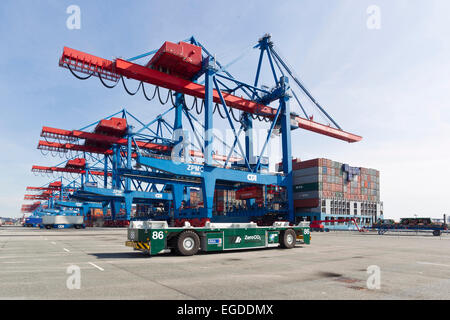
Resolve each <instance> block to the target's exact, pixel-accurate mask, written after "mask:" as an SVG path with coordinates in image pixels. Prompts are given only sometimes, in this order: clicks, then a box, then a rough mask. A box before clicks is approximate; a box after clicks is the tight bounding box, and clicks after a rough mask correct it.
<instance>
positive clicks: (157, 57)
mask: <svg viewBox="0 0 450 320" xmlns="http://www.w3.org/2000/svg"><path fill="white" fill-rule="evenodd" d="M189 41H190V43H188V42H183V41H181V42H179V43H177V44H176V43H171V42H167V41H166V42H165V43H164V44H163V46H162V47H161V48H160V49H159V50H157V51H154V52H153V53H155V52H156V53H155V54H154V55H153V57H152V58H151V60H150V61H148V62H147V63H144V64H137V63H135V62H133V61H134V60H136V59H140V57H144V56H148V55H150V54H148V55H141V56H138V57H136V58H132V59H129V60H125V59H120V58H118V59H114V60H108V59H104V58H100V57H97V56H94V55H91V54H88V53H85V52H82V51H78V50H74V49H71V48H68V47H64V49H63V53H62V56H61V58H60V59H59V66H61V67H63V68H67V69H69V70H70V72H71V73H72V74H73V75H75V76H76V77H77V78H80V79H87V78H89V77H91V76H94V77H98V78H99V79H100V81H101V82H102V84H103V85H104V86H106V87H108V88H112V87H114V86H115V85H116V84H117V83H118V82H119V81H120V80H122V83H123V85H124V88H125V90H126V91H127V93H128V94H129V95H134V94H135V93H137V92H138V90H139V89H140V88H142V91H143V93H144V96H145V98H146V99H147V100H148V101H151V100H152V99H153V98H151V99H150V98H149V97H148V96H147V94H146V93H145V88H144V83H146V84H151V85H153V86H156V88H155V93H154V94H153V97H154V96H155V94H156V93H158V97H159V101H160V102H161V104H162V105H164V104H166V102H168V101H169V98H170V99H171V102H172V105H173V106H172V107H171V108H170V109H169V110H167V111H165V112H164V113H163V114H162V115H165V114H167V113H168V112H169V111H171V110H173V111H174V113H175V120H174V124H173V126H171V125H170V124H169V125H168V126H167V127H168V128H169V129H168V131H169V135H170V137H167V136H163V134H162V131H161V132H160V130H159V128H160V125H161V123H160V122H159V121H160V120H161V118H162V115H161V114H160V115H159V116H158V117H156V119H154V120H152V121H151V122H150V123H148V124H145V123H144V122H142V121H139V120H138V122H139V125H138V126H139V127H140V128H141V129H138V130H134V127H133V126H132V125H130V124H129V122H128V120H127V119H128V118H127V115H126V113H127V112H125V109H124V111H123V116H122V117H123V118H125V119H120V118H112V117H114V115H113V116H111V117H110V118H108V119H106V118H105V119H103V120H101V121H100V122H98V124H97V126H96V128H95V130H94V132H86V131H85V129H86V128H84V129H80V130H62V129H56V128H50V127H43V129H42V133H41V136H42V137H44V138H50V139H57V140H58V142H56V141H54V142H48V141H39V145H38V149H41V150H48V151H57V152H62V153H67V152H68V151H69V150H74V151H76V152H83V153H88V154H102V155H104V156H105V161H104V165H105V170H104V172H102V171H98V172H96V173H97V174H98V175H101V174H103V175H105V178H106V179H107V176H106V173H107V172H108V175H109V174H110V173H111V175H112V179H111V187H112V188H111V189H109V188H107V186H106V183H105V187H104V188H97V187H95V188H90V187H89V186H86V185H84V186H82V187H81V188H80V189H79V190H77V191H76V192H75V193H74V195H75V197H78V198H79V199H83V201H93V200H98V201H102V202H108V201H109V202H111V205H112V206H116V205H117V204H119V203H125V207H126V211H127V216H129V212H130V209H131V203H133V202H135V203H139V202H140V201H142V202H143V203H149V202H150V203H151V201H160V202H161V201H167V202H171V203H172V206H171V207H170V208H172V207H173V213H174V214H173V217H174V218H177V217H180V215H184V213H183V212H182V210H184V208H185V207H184V205H183V204H182V200H183V201H184V199H185V198H186V197H185V196H186V195H187V194H189V192H190V191H189V190H190V188H191V187H194V188H197V187H200V189H201V192H202V196H203V197H202V206H199V207H198V212H199V213H200V215H199V218H201V219H213V218H214V216H213V212H220V210H219V209H217V207H218V205H216V204H215V199H216V200H217V198H216V190H231V191H237V190H242V189H243V188H244V189H245V188H246V187H250V188H252V187H254V188H259V189H258V190H260V191H261V192H260V193H258V194H260V195H262V194H263V192H266V199H262V198H261V197H262V196H258V197H257V198H260V199H256V198H249V199H244V200H245V201H246V205H245V209H244V211H245V210H246V211H247V215H248V216H251V215H252V214H253V213H252V212H251V210H252V209H255V208H256V207H255V206H254V205H255V204H257V207H258V208H262V209H261V210H260V209H258V210H259V211H261V212H265V213H274V212H275V213H277V214H281V215H284V216H286V217H287V220H289V221H290V222H294V221H295V212H294V211H295V210H294V200H293V198H294V195H293V188H292V184H293V173H292V139H291V134H292V133H291V131H292V130H294V129H297V128H301V129H304V130H307V131H311V132H315V133H318V134H321V135H325V136H328V137H332V138H335V139H339V140H342V141H346V142H349V143H353V142H358V141H360V140H361V139H362V137H361V136H358V135H356V134H353V133H350V132H346V131H343V130H342V129H341V127H340V126H339V125H338V124H337V123H336V122H335V121H334V119H332V118H331V116H330V115H328V113H327V112H326V111H325V110H324V108H322V106H321V105H320V104H319V103H318V102H317V101H316V100H315V99H314V97H312V95H311V94H310V92H309V91H307V89H306V88H305V86H304V85H303V84H302V83H301V82H300V80H299V79H298V77H296V76H295V74H294V73H293V70H291V68H290V67H289V66H288V65H287V64H286V63H285V62H284V61H283V60H282V59H281V57H280V55H279V54H278V51H277V50H275V49H274V48H273V43H272V41H271V40H270V35H268V34H266V35H264V36H263V37H262V38H261V39H259V41H258V44H257V45H256V46H255V47H254V48H258V49H259V50H260V52H259V60H258V65H257V70H256V76H255V79H254V82H253V84H247V83H245V82H242V81H239V80H237V79H236V78H234V77H233V76H232V75H231V74H230V73H229V72H228V71H226V70H225V68H224V67H222V65H221V64H220V63H219V62H218V61H216V59H215V56H214V55H211V54H210V53H209V52H208V50H207V49H206V48H205V47H204V46H203V45H202V44H200V43H199V42H198V41H197V40H196V39H194V37H191V38H190V39H189ZM203 53H206V56H205V55H203ZM264 56H267V58H268V62H269V67H270V69H269V74H270V78H271V77H272V75H273V82H274V86H273V87H272V88H271V89H269V88H268V87H266V86H261V87H258V86H259V84H258V82H260V76H261V69H262V61H263V58H264ZM276 67H278V72H277V70H276ZM75 72H79V73H84V74H86V75H88V76H87V77H80V76H78V75H77V74H76V73H75ZM125 78H128V79H133V80H137V81H138V82H140V83H139V86H138V87H137V89H136V91H135V92H134V93H133V92H131V91H130V90H128V89H127V87H126V84H125V80H124V79H125ZM200 80H201V81H200ZM292 80H293V81H292ZM105 81H109V82H111V85H109V84H107V83H105ZM264 81H265V80H264ZM261 82H262V80H261ZM293 85H296V86H297V89H298V88H300V90H301V91H302V92H303V94H304V95H302V96H300V98H303V99H305V97H304V96H306V97H307V98H309V100H307V101H310V102H312V106H313V108H316V109H317V110H319V111H320V113H319V114H320V115H322V116H325V118H326V121H330V123H332V124H333V126H331V124H322V123H319V122H316V121H314V120H313V116H310V115H308V114H307V112H306V110H305V109H304V107H303V105H302V102H301V100H300V99H299V96H297V95H296V94H295V92H294V91H293V89H294V88H293V87H292V86H293ZM160 87H161V88H165V89H168V90H169V92H168V95H167V100H166V102H164V101H163V100H161V97H160V92H159V88H160ZM241 93H242V94H243V95H245V97H244V96H243V95H241V96H239V95H240V94H241ZM185 95H186V96H191V97H193V99H194V104H193V105H192V107H191V108H188V106H187V105H186V101H185ZM174 97H175V100H174ZM291 98H295V101H294V100H292V99H291ZM197 99H201V100H203V101H202V104H201V107H200V109H201V110H202V111H198V106H197ZM292 102H294V103H295V102H297V104H298V105H299V106H300V108H301V109H302V111H303V113H304V115H305V117H303V116H299V115H297V114H296V113H295V112H293V110H292V106H293V103H292ZM194 106H195V111H197V114H199V115H200V114H202V117H203V121H202V122H203V123H200V121H198V120H197V119H196V117H195V116H194V115H193V113H192V112H190V111H191V110H193V108H194ZM221 110H223V111H221ZM233 110H237V111H239V112H240V117H239V119H237V118H236V117H235V115H234V113H233ZM216 111H218V113H219V115H220V117H221V118H222V119H225V122H228V123H227V125H228V126H229V129H231V130H230V132H232V134H233V135H234V137H233V136H232V139H234V142H233V143H232V145H231V146H230V145H228V144H226V143H225V142H224V141H223V140H222V141H221V140H220V138H218V137H217V136H216V134H215V133H214V129H217V128H216V127H215V120H214V114H215V112H216ZM127 114H128V113H127ZM130 116H131V115H130ZM182 116H185V117H186V118H187V120H188V122H187V123H188V124H189V125H190V127H184V126H183V123H182V122H183V121H182ZM131 117H132V118H134V120H137V119H136V118H135V117H134V116H131ZM256 119H257V120H259V121H265V122H267V123H268V124H269V126H270V128H269V129H267V136H265V137H263V138H265V139H264V140H263V146H262V148H259V146H257V145H256V144H254V142H253V141H252V135H253V120H256ZM233 120H234V121H233ZM194 121H195V123H194ZM153 123H155V124H156V123H157V124H158V129H156V131H153V130H151V129H150V128H149V126H150V125H151V124H153ZM162 124H163V125H166V124H167V122H165V123H162ZM198 124H199V125H200V126H201V128H199V126H197V128H196V127H195V125H198ZM222 124H223V123H222ZM216 126H217V127H220V124H219V125H216ZM147 129H149V130H148V131H150V132H148V133H147V134H146V135H145V134H143V130H147ZM180 130H181V131H183V132H184V131H188V130H190V132H192V134H193V137H194V138H195V139H193V141H191V139H189V138H186V139H185V136H184V133H183V134H181V135H179V131H180ZM198 131H201V133H199V132H198ZM188 133H189V132H188ZM241 133H244V134H245V145H244V146H243V145H241V142H240V135H241ZM274 135H277V136H278V135H281V136H280V139H281V147H282V148H281V149H282V169H283V170H282V172H280V173H276V174H273V173H268V167H269V161H268V157H267V156H265V155H266V154H268V153H269V152H270V151H268V150H267V149H266V147H267V146H268V144H269V141H270V139H271V138H272V137H273V136H274ZM81 139H84V140H85V142H84V144H82V143H80V140H81ZM60 140H64V141H66V142H67V143H61V142H60ZM217 141H219V143H221V144H223V145H224V146H225V145H226V148H228V150H227V151H226V153H227V154H226V155H220V154H217V153H216V152H215V150H214V148H215V146H216V145H217V144H218V143H217ZM195 143H196V145H195ZM180 146H181V149H180V148H179V147H180ZM192 146H195V148H194V149H191V147H192ZM256 149H258V150H256ZM189 156H190V157H191V159H188V157H189ZM193 158H202V160H200V162H198V159H193ZM108 161H110V162H111V171H110V172H109V171H107V169H106V168H107V166H108ZM218 161H219V162H222V163H217V162H218ZM72 164H73V167H70V168H65V169H66V170H69V169H70V170H77V172H78V173H83V170H85V169H84V168H82V167H81V162H80V163H78V162H77V161H73V163H72ZM92 169H95V167H92ZM48 170H52V168H50V169H48ZM94 172H95V171H94ZM90 173H91V174H93V175H95V174H94V173H93V172H92V171H90ZM105 182H106V180H105ZM142 184H147V187H143V185H142ZM156 184H158V185H162V186H163V187H162V188H161V189H160V190H157V187H156V186H155V185H156ZM269 186H278V187H281V189H282V191H283V196H282V197H280V200H279V203H282V205H281V206H280V207H278V209H270V210H272V211H271V212H269V211H264V210H265V206H264V205H263V204H264V203H267V187H269ZM133 187H134V189H133ZM263 190H266V191H263ZM261 200H262V202H261ZM258 201H259V202H258ZM273 203H275V202H273ZM256 209H257V208H256ZM268 210H269V209H268ZM112 211H115V212H117V210H113V208H112ZM255 211H257V210H255ZM265 213H264V214H265ZM219 215H220V214H219ZM113 216H114V213H113ZM216 218H217V215H216Z"/></svg>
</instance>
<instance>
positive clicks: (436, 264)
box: [417, 261, 450, 267]
mask: <svg viewBox="0 0 450 320" xmlns="http://www.w3.org/2000/svg"><path fill="white" fill-rule="evenodd" d="M417 263H418V264H428V265H432V266H440V267H450V265H449V264H442V263H434V262H424V261H417Z"/></svg>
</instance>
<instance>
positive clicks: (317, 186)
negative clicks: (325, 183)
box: [294, 182, 322, 192]
mask: <svg viewBox="0 0 450 320" xmlns="http://www.w3.org/2000/svg"><path fill="white" fill-rule="evenodd" d="M306 191H322V183H321V182H314V183H304V184H297V185H295V186H294V192H306Z"/></svg>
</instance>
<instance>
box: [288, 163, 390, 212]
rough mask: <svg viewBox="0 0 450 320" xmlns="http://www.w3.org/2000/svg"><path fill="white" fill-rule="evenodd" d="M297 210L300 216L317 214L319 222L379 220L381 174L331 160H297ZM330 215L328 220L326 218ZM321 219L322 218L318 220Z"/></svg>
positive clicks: (295, 172)
mask: <svg viewBox="0 0 450 320" xmlns="http://www.w3.org/2000/svg"><path fill="white" fill-rule="evenodd" d="M293 189H294V190H293V191H294V207H295V208H296V212H297V214H298V213H300V215H301V213H306V212H310V213H311V212H316V213H317V214H318V215H316V216H312V215H310V216H311V217H314V218H315V219H325V218H329V217H330V216H333V215H347V216H357V215H359V216H364V217H369V216H370V217H373V219H375V218H376V216H377V215H380V214H382V212H380V210H382V206H381V202H380V173H379V171H377V170H374V169H367V168H355V167H350V166H349V165H347V164H343V163H340V162H336V161H332V160H328V159H322V158H320V159H312V160H308V161H299V160H297V159H295V160H294V161H293ZM325 215H326V217H325ZM318 217H320V218H318Z"/></svg>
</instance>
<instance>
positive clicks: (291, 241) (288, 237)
mask: <svg viewBox="0 0 450 320" xmlns="http://www.w3.org/2000/svg"><path fill="white" fill-rule="evenodd" d="M296 237H297V235H296V234H295V231H294V230H292V229H287V230H285V231H283V232H282V233H281V237H280V245H281V247H282V248H285V249H291V248H293V247H295V241H296Z"/></svg>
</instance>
